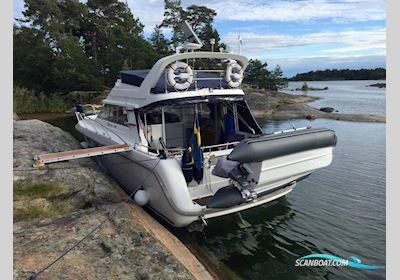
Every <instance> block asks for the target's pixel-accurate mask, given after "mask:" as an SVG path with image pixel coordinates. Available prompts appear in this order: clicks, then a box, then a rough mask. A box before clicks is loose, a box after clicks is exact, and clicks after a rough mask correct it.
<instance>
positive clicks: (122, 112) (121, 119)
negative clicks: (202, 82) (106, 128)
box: [114, 107, 128, 126]
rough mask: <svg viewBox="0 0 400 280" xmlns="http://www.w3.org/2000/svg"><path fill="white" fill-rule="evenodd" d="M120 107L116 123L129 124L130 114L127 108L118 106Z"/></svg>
mask: <svg viewBox="0 0 400 280" xmlns="http://www.w3.org/2000/svg"><path fill="white" fill-rule="evenodd" d="M117 108H118V113H117V119H116V120H114V122H115V123H117V124H120V125H125V126H127V125H128V114H127V112H126V109H125V108H123V107H117Z"/></svg>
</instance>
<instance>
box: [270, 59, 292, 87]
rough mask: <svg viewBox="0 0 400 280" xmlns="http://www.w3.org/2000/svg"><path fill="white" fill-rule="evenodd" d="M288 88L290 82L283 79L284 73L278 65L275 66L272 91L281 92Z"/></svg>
mask: <svg viewBox="0 0 400 280" xmlns="http://www.w3.org/2000/svg"><path fill="white" fill-rule="evenodd" d="M287 86H288V81H287V79H285V78H284V77H283V71H282V69H281V67H280V66H279V64H278V65H276V66H275V69H274V71H272V73H271V86H270V89H272V90H275V91H276V90H280V89H283V88H286V87H287Z"/></svg>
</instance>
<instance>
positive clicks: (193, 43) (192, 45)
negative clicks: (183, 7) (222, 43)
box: [181, 20, 203, 50]
mask: <svg viewBox="0 0 400 280" xmlns="http://www.w3.org/2000/svg"><path fill="white" fill-rule="evenodd" d="M181 29H182V32H183V34H185V36H186V39H187V42H186V43H185V44H184V45H183V48H184V49H186V50H197V49H200V48H201V47H202V46H203V43H202V42H201V41H200V39H199V37H197V35H196V33H194V31H193V29H192V27H190V25H189V23H188V22H187V21H186V20H185V21H184V22H182V24H181Z"/></svg>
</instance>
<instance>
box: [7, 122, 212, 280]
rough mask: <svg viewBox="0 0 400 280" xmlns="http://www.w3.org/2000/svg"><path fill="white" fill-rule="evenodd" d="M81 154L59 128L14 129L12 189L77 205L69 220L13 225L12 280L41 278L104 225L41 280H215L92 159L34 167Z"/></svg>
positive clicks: (32, 125)
mask: <svg viewBox="0 0 400 280" xmlns="http://www.w3.org/2000/svg"><path fill="white" fill-rule="evenodd" d="M78 148H79V144H78V142H77V141H76V140H75V139H74V138H73V137H72V136H71V135H70V134H69V133H67V132H65V131H63V130H61V129H60V128H57V127H54V126H52V125H50V124H48V123H45V122H42V121H38V120H24V121H14V162H13V168H14V185H15V184H16V183H25V184H29V183H32V182H46V183H48V182H50V183H55V184H60V185H62V186H63V188H62V191H61V192H62V193H60V194H57V199H61V200H63V199H64V198H65V199H68V201H71V202H74V203H75V202H76V203H75V204H74V205H72V206H71V207H70V208H68V209H69V210H68V212H67V213H63V214H54V216H51V217H48V218H42V219H39V218H36V219H33V220H22V221H19V222H15V223H14V230H13V232H14V279H25V278H26V277H28V276H29V275H31V273H32V272H37V271H39V270H40V269H42V268H43V267H45V266H46V265H47V264H48V263H49V262H51V261H52V260H54V259H55V258H56V257H58V256H59V255H61V254H62V253H63V252H64V251H65V250H67V249H68V248H70V247H71V246H73V245H74V244H75V243H76V242H78V241H79V240H80V239H81V238H83V237H84V236H85V235H86V234H88V233H89V232H90V231H91V230H92V229H93V228H95V227H96V226H97V225H99V224H100V223H101V221H103V220H104V219H108V220H107V221H106V222H105V223H104V224H103V226H102V227H101V228H100V229H99V230H98V231H96V232H95V233H94V234H93V235H92V236H91V237H89V238H88V239H86V241H85V242H84V243H82V244H81V245H79V247H77V248H76V249H74V250H72V251H71V252H70V253H68V254H67V255H66V256H65V257H64V258H63V259H62V260H61V261H59V262H57V263H56V264H55V265H54V266H52V267H51V268H50V269H48V270H47V271H45V272H44V273H43V274H41V275H40V276H39V277H38V279H212V277H211V275H210V274H209V273H208V272H207V271H206V270H205V269H204V267H203V265H202V264H201V263H200V262H199V261H198V260H197V258H196V257H195V256H193V255H192V254H191V253H190V251H189V250H188V249H187V248H186V247H185V246H184V245H183V244H182V243H181V242H180V241H179V240H178V239H177V238H176V237H175V236H174V235H172V234H171V233H170V232H169V231H168V230H166V229H165V228H164V227H163V226H161V225H160V224H159V223H158V222H157V221H155V220H154V219H153V218H152V217H151V216H150V215H148V214H147V213H146V212H145V211H144V210H143V209H141V208H140V207H139V206H137V205H135V204H133V203H132V202H124V200H125V199H126V198H127V195H126V194H125V193H124V192H122V191H121V188H120V187H119V186H118V185H117V184H116V183H115V182H114V181H113V180H112V179H111V178H110V177H108V176H107V175H106V174H105V173H103V172H102V171H101V170H100V169H99V168H98V167H97V165H96V164H95V162H94V161H93V160H92V159H79V160H71V161H69V162H60V163H53V164H49V165H46V167H45V168H44V169H35V168H33V167H32V164H33V156H34V155H38V154H43V153H51V152H61V151H67V150H73V149H78ZM71 198H73V199H71ZM15 199H16V196H14V200H15ZM52 199H54V198H52ZM44 200H46V199H44ZM43 205H44V207H45V205H46V204H43ZM82 205H85V207H83V208H82ZM15 207H19V206H18V202H17V201H14V208H15ZM108 213H114V215H112V217H111V218H110V217H109V216H108V215H107V214H108Z"/></svg>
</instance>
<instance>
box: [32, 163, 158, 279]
mask: <svg viewBox="0 0 400 280" xmlns="http://www.w3.org/2000/svg"><path fill="white" fill-rule="evenodd" d="M153 160H154V159H153ZM160 161H161V158H159V159H158V162H157V163H156V165H155V166H154V167H153V169H152V170H154V169H155V168H156V167H157V165H158V164H159V163H160ZM150 175H151V171H149V174H148V175H147V176H146V178H145V179H144V180H143V182H142V186H143V185H144V183H145V182H146V181H147V179H148V178H149V177H150ZM135 193H136V191H134V192H132V193H131V194H130V195H129V196H128V197H127V198H126V199H125V200H123V201H122V202H128V201H129V200H131V199H132V196H133V195H134V194H135ZM116 213H117V211H114V212H113V213H110V212H108V213H107V214H106V216H107V217H106V218H105V219H104V220H103V221H102V222H101V223H100V224H98V225H97V226H96V227H95V228H93V229H92V230H91V231H90V232H89V233H88V234H86V235H85V236H84V237H83V238H81V239H80V240H79V241H78V242H77V243H75V244H74V245H73V246H72V247H70V248H69V249H67V250H66V251H64V252H63V253H62V254H61V255H60V256H58V257H57V258H56V259H54V260H53V261H52V262H50V263H49V264H48V265H46V266H45V267H44V268H42V269H41V270H39V271H38V272H33V273H32V274H31V275H30V276H28V277H27V278H26V280H36V279H37V278H38V276H39V275H40V274H42V273H43V272H45V271H46V270H48V269H49V268H50V267H52V266H53V265H54V264H56V263H57V262H58V261H60V260H61V259H62V258H64V257H65V255H67V254H68V253H69V252H71V251H72V250H74V249H75V248H76V247H78V246H79V245H80V244H82V243H83V242H84V241H85V240H86V239H88V238H89V237H90V236H91V235H92V234H93V233H94V232H95V231H97V230H98V229H99V228H100V227H101V226H102V225H103V224H104V223H105V222H106V221H108V220H110V219H111V218H112V217H113V216H114V215H115V214H116Z"/></svg>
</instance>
